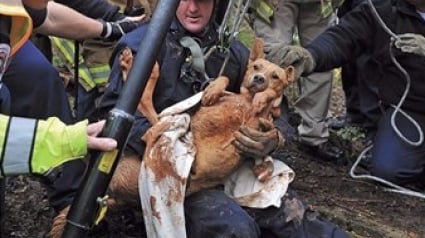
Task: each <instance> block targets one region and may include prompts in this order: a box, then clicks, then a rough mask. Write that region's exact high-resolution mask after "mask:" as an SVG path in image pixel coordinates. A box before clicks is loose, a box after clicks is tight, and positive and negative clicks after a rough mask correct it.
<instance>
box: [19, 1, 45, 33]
mask: <svg viewBox="0 0 425 238" xmlns="http://www.w3.org/2000/svg"><path fill="white" fill-rule="evenodd" d="M24 7H25V10H26V11H27V12H28V14H29V15H30V17H31V19H32V25H33V28H37V27H39V26H41V24H43V22H44V21H45V20H46V18H47V8H43V9H34V8H31V7H28V6H26V5H25V4H24Z"/></svg>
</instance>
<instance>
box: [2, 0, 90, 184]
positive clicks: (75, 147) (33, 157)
mask: <svg viewBox="0 0 425 238" xmlns="http://www.w3.org/2000/svg"><path fill="white" fill-rule="evenodd" d="M0 14H2V15H6V16H10V17H12V28H11V32H10V39H11V42H10V43H11V48H12V53H11V55H13V54H14V53H15V52H16V51H17V50H18V49H19V48H20V47H21V46H22V45H23V44H24V43H25V42H26V41H27V40H28V37H29V35H30V34H31V31H32V21H31V18H30V17H29V15H28V13H27V12H26V11H25V9H24V7H23V5H22V2H21V1H20V0H0ZM6 70H7V69H6ZM87 124H88V122H87V121H82V122H79V123H77V124H74V125H70V126H67V125H65V124H64V123H62V122H61V121H60V120H59V119H58V118H54V117H52V118H49V119H47V120H36V119H29V118H22V117H9V116H6V115H2V114H0V177H4V176H10V175H17V174H26V173H33V174H41V175H43V174H45V173H46V172H48V171H49V170H50V169H52V168H55V167H57V166H59V165H61V164H62V163H64V162H67V161H70V160H74V159H78V158H81V157H82V156H83V155H85V154H86V153H87Z"/></svg>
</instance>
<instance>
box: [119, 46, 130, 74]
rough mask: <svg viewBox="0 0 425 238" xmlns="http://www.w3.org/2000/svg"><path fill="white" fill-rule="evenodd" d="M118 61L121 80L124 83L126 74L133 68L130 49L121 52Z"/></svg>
mask: <svg viewBox="0 0 425 238" xmlns="http://www.w3.org/2000/svg"><path fill="white" fill-rule="evenodd" d="M119 61H120V67H121V72H122V78H123V80H124V81H126V80H127V77H128V74H129V73H130V70H131V67H132V66H133V53H132V52H131V49H130V48H128V47H126V48H125V49H124V50H123V51H122V52H121V54H120V57H119Z"/></svg>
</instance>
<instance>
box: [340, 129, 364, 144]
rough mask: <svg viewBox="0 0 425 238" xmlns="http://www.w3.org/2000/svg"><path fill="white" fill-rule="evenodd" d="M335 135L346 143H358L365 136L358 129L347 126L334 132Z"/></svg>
mask: <svg viewBox="0 0 425 238" xmlns="http://www.w3.org/2000/svg"><path fill="white" fill-rule="evenodd" d="M336 135H337V136H338V137H340V138H341V139H343V140H346V141H359V140H361V139H364V138H365V134H364V132H363V130H362V128H360V127H355V126H347V127H344V128H342V129H340V130H338V131H337V132H336Z"/></svg>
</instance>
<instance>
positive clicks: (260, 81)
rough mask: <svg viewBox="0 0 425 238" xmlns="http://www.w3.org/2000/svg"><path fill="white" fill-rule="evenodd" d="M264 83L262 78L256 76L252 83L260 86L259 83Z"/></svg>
mask: <svg viewBox="0 0 425 238" xmlns="http://www.w3.org/2000/svg"><path fill="white" fill-rule="evenodd" d="M264 81H265V78H264V76H262V75H258V74H257V75H255V76H254V83H258V84H261V83H264Z"/></svg>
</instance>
